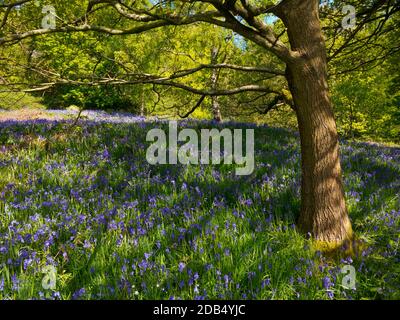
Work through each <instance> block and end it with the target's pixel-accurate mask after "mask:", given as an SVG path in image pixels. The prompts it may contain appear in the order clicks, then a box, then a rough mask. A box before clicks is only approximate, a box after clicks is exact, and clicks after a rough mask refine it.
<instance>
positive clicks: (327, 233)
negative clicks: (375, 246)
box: [279, 0, 352, 249]
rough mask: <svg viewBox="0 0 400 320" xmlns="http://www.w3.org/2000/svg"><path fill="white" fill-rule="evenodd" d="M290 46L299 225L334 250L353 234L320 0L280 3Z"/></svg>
mask: <svg viewBox="0 0 400 320" xmlns="http://www.w3.org/2000/svg"><path fill="white" fill-rule="evenodd" d="M279 15H280V17H281V18H282V19H283V21H284V23H285V25H286V27H287V29H288V35H289V41H290V45H291V47H292V50H294V51H297V52H298V53H300V55H299V58H298V59H296V61H295V62H293V63H289V64H288V66H287V75H286V76H287V79H288V82H289V87H290V90H291V93H292V96H293V101H294V106H295V111H296V114H297V120H298V125H299V131H300V139H301V156H302V190H301V199H302V205H301V212H300V217H299V221H298V225H299V228H300V229H301V230H302V231H304V232H306V233H311V235H312V236H313V237H314V239H316V240H317V241H318V242H319V243H321V245H323V246H327V247H328V249H334V248H337V247H338V246H340V245H341V244H343V243H344V242H346V241H347V240H350V239H351V238H352V228H351V223H350V220H349V217H348V213H347V208H346V203H345V196H344V190H343V183H342V178H341V166H340V156H339V141H338V134H337V129H336V122H335V119H334V114H333V111H332V105H331V99H330V96H329V88H328V83H327V59H326V51H325V50H326V49H325V43H324V38H323V35H322V30H321V25H320V20H319V16H318V1H317V0H305V1H304V0H289V1H284V6H282V7H281V8H279Z"/></svg>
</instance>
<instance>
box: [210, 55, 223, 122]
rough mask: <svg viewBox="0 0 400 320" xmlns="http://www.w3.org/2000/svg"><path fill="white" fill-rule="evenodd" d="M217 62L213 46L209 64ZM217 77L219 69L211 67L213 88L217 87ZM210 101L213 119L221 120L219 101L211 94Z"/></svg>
mask: <svg viewBox="0 0 400 320" xmlns="http://www.w3.org/2000/svg"><path fill="white" fill-rule="evenodd" d="M217 62H218V48H217V47H214V48H212V51H211V64H217ZM218 77H219V70H218V69H213V70H212V75H211V88H212V89H213V90H216V89H217V86H218ZM211 103H212V105H211V110H212V113H213V117H214V120H215V121H217V122H221V121H222V115H221V109H220V106H219V102H218V97H217V96H212V97H211Z"/></svg>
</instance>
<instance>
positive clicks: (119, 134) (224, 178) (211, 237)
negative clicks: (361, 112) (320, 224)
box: [0, 113, 400, 300]
mask: <svg viewBox="0 0 400 320" xmlns="http://www.w3.org/2000/svg"><path fill="white" fill-rule="evenodd" d="M89 115H90V116H92V117H93V118H95V117H96V114H95V113H93V114H92V113H89ZM99 117H100V118H99V119H98V121H95V119H89V120H85V121H83V122H81V123H80V124H79V125H78V126H77V127H75V128H73V129H71V128H70V126H69V125H70V122H68V121H32V122H24V123H18V122H9V123H1V124H0V298H1V299H197V300H202V299H360V298H371V299H375V298H400V289H399V288H400V280H399V277H398V264H399V262H400V250H399V234H400V201H399V194H400V192H399V191H400V149H399V148H394V147H392V148H390V147H384V146H379V145H370V144H366V143H355V142H347V141H342V162H343V169H344V181H345V187H346V194H347V199H348V206H349V210H350V216H351V219H352V222H353V226H354V230H355V232H356V234H357V235H358V237H359V238H360V239H361V240H362V243H363V245H362V246H360V249H359V252H357V255H356V256H355V257H353V259H352V260H351V259H350V260H349V259H342V260H341V259H334V258H329V257H326V256H324V255H322V254H321V253H319V252H315V251H313V249H311V248H312V245H311V242H310V240H308V239H307V238H306V237H303V236H302V235H300V234H299V233H298V232H297V231H296V228H295V221H296V218H297V214H298V212H299V204H300V200H299V197H300V185H299V181H300V156H299V154H300V153H299V141H298V137H297V135H296V134H293V133H292V132H289V131H285V130H282V129H275V128H269V127H265V126H255V125H252V124H251V125H250V124H249V125H248V124H238V123H233V122H232V123H226V124H222V125H218V126H219V127H220V128H223V127H228V128H242V129H245V128H253V129H255V130H256V132H255V137H256V145H255V150H256V155H255V158H256V159H255V160H256V169H255V171H254V173H253V174H252V175H251V176H248V177H243V176H236V175H235V174H234V166H233V165H218V166H212V165H207V166H206V165H197V166H183V165H172V166H170V165H160V166H151V165H149V164H148V163H147V162H146V148H147V146H148V143H147V142H146V133H147V131H148V130H150V129H151V128H153V127H155V126H157V127H162V126H167V124H165V123H162V122H158V123H153V122H146V121H144V120H143V119H139V118H134V119H130V120H127V119H128V118H129V115H126V114H124V115H118V114H115V115H113V116H112V119H111V120H110V121H107V116H106V115H104V114H101V115H100V116H99ZM119 117H120V120H121V121H118V119H119ZM180 126H181V127H182V128H183V127H191V128H197V129H200V128H203V127H204V128H210V127H211V126H215V124H211V123H208V122H205V121H202V122H194V121H184V122H182V123H180ZM344 265H351V266H354V268H355V270H356V277H357V278H356V288H355V289H346V288H344V287H343V277H344V276H345V275H344V274H343V273H342V272H341V270H342V267H343V266H344ZM46 266H51V267H54V269H55V271H56V273H55V274H46V272H44V270H49V269H46V268H45V267H46ZM46 277H47V278H46ZM52 277H54V279H53V278H52ZM44 279H46V281H48V282H44ZM52 280H54V282H55V283H52ZM44 283H45V284H46V283H49V284H51V285H48V286H46V285H44Z"/></svg>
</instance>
